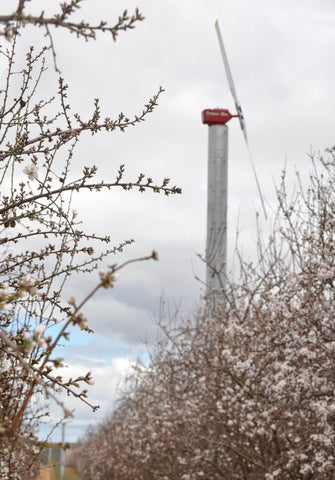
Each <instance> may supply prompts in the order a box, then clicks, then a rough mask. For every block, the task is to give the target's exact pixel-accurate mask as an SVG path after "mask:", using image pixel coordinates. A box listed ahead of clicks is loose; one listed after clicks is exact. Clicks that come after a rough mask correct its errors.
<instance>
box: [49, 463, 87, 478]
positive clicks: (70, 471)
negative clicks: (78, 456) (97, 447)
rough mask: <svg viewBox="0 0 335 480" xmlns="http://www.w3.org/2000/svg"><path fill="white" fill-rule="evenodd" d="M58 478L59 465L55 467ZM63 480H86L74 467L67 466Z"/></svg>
mask: <svg viewBox="0 0 335 480" xmlns="http://www.w3.org/2000/svg"><path fill="white" fill-rule="evenodd" d="M54 470H55V474H56V478H57V479H58V475H59V465H55V467H54ZM63 480H84V479H83V477H81V476H80V475H79V474H78V473H77V472H76V471H75V469H74V468H73V467H65V470H64V477H63Z"/></svg>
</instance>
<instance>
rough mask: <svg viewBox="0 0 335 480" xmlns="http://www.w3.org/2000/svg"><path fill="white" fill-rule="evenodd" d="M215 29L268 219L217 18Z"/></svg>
mask: <svg viewBox="0 0 335 480" xmlns="http://www.w3.org/2000/svg"><path fill="white" fill-rule="evenodd" d="M215 30H216V34H217V37H218V40H219V45H220V50H221V54H222V59H223V63H224V66H225V69H226V75H227V80H228V85H229V89H230V91H231V94H232V96H233V99H234V102H235V108H236V112H237V114H238V118H239V120H240V125H241V130H242V133H243V136H244V139H245V143H246V144H247V148H248V153H249V159H250V162H251V166H252V171H253V173H254V177H255V180H256V185H257V189H258V194H259V197H260V199H261V203H262V208H263V212H264V216H265V218H266V219H267V214H266V210H265V205H264V199H263V195H262V191H261V187H260V185H259V181H258V177H257V172H256V168H255V164H254V160H253V157H252V154H251V150H250V145H249V141H248V135H247V128H246V125H245V120H244V115H243V112H242V107H241V104H240V102H239V99H238V97H237V94H236V90H235V85H234V80H233V76H232V74H231V70H230V67H229V62H228V57H227V54H226V50H225V48H224V44H223V40H222V35H221V30H220V26H219V21H218V20H216V22H215Z"/></svg>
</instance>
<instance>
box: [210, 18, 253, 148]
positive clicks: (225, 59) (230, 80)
mask: <svg viewBox="0 0 335 480" xmlns="http://www.w3.org/2000/svg"><path fill="white" fill-rule="evenodd" d="M215 30H216V34H217V36H218V40H219V45H220V50H221V54H222V59H223V63H224V66H225V69H226V75H227V80H228V85H229V88H230V91H231V94H232V96H233V99H234V102H235V107H236V111H237V113H238V116H239V119H240V124H241V128H242V131H243V134H244V137H245V138H246V137H247V132H246V128H245V122H244V116H243V112H242V107H241V104H240V102H239V99H238V97H237V93H236V90H235V85H234V80H233V76H232V74H231V71H230V66H229V62H228V57H227V54H226V50H225V48H224V44H223V40H222V35H221V30H220V26H219V21H218V20H216V22H215ZM246 140H247V138H246Z"/></svg>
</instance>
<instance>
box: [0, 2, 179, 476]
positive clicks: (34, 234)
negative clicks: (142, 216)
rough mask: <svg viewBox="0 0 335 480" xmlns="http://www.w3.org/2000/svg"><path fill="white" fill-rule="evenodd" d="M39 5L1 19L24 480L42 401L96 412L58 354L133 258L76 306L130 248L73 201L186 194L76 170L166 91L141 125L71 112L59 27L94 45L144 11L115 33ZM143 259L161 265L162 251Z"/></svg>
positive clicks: (2, 344) (10, 319)
mask: <svg viewBox="0 0 335 480" xmlns="http://www.w3.org/2000/svg"><path fill="white" fill-rule="evenodd" d="M31 3H32V2H29V1H28V0H17V1H16V2H12V4H13V11H11V12H9V13H8V14H5V12H2V14H1V15H0V36H1V38H2V41H3V46H2V47H0V54H1V58H2V62H5V63H6V64H7V67H6V68H7V73H6V75H5V76H4V77H2V79H1V86H0V184H1V196H0V223H1V229H0V244H1V256H0V274H1V277H0V372H1V373H0V475H1V479H2V480H21V479H23V478H24V479H25V480H26V479H27V478H28V477H29V475H31V476H32V475H34V462H35V460H36V458H37V457H36V455H37V454H38V452H39V450H40V448H41V445H40V443H39V441H38V440H37V439H36V437H35V435H34V427H35V425H36V422H37V421H38V413H37V411H36V408H34V405H35V402H32V399H33V396H34V395H35V398H36V394H38V393H40V394H41V395H42V396H44V397H48V398H52V399H53V400H54V401H56V402H57V403H59V404H60V405H61V407H62V408H63V409H64V415H65V416H67V415H68V414H69V412H68V411H67V409H66V405H63V403H62V402H61V401H60V400H59V398H58V397H57V394H56V392H57V391H59V389H60V390H64V391H66V392H67V393H68V394H69V395H74V396H75V397H77V398H78V399H80V400H82V401H83V402H85V403H87V404H88V405H89V406H91V407H92V408H93V409H96V408H97V407H96V406H94V405H90V402H89V400H88V399H87V390H86V388H85V385H86V384H90V383H91V382H92V378H91V374H90V373H87V374H85V373H84V374H83V375H82V376H80V377H78V378H74V379H70V380H65V379H63V378H62V377H61V376H59V375H58V374H57V371H56V369H57V368H58V367H59V366H61V364H62V361H61V359H59V358H56V356H55V354H54V351H55V348H56V346H57V345H58V344H59V342H60V341H61V340H68V339H69V327H70V326H77V327H78V328H80V329H81V330H84V331H85V330H86V331H89V327H88V326H87V321H86V318H85V316H84V313H83V311H82V310H83V307H84V305H85V303H86V302H87V301H88V300H89V299H90V298H91V297H92V296H93V295H94V294H95V292H96V291H97V290H98V289H100V288H110V287H113V285H114V283H115V281H116V278H117V271H118V270H120V268H122V267H123V266H125V264H127V263H129V261H128V262H125V263H124V264H123V265H116V264H115V265H114V266H112V267H110V268H108V269H106V270H100V274H99V275H100V277H98V276H97V285H96V287H95V288H94V289H93V291H92V292H90V293H89V294H88V295H87V296H86V297H85V298H81V299H79V300H77V299H74V298H71V299H70V298H68V296H67V295H66V291H65V287H66V285H67V282H68V280H69V279H70V277H71V275H72V274H74V273H90V272H93V271H94V270H96V268H97V267H98V265H100V264H101V262H102V261H104V260H106V261H107V258H108V257H109V256H110V255H112V254H115V253H117V252H118V251H121V250H122V249H123V248H124V247H125V246H126V245H128V244H129V243H131V240H129V241H125V242H124V243H122V244H121V245H117V246H112V247H110V246H109V245H110V242H111V239H110V237H109V236H102V237H100V236H97V235H95V234H94V233H89V232H87V231H85V229H83V227H82V226H81V225H80V222H79V217H78V214H77V213H76V212H75V211H74V209H73V208H72V199H73V197H74V196H75V195H80V194H81V192H88V193H90V194H91V195H94V192H99V191H102V190H110V189H111V188H119V189H120V188H121V189H124V190H130V189H137V190H139V191H140V192H144V191H147V190H148V191H152V192H156V193H159V192H162V193H164V194H166V195H170V194H177V193H180V189H179V188H177V187H173V186H170V185H169V179H164V180H163V181H162V182H160V183H159V184H156V183H154V182H153V180H152V179H151V178H149V177H148V178H147V177H146V176H145V175H143V174H142V173H139V175H138V177H137V178H135V179H134V181H131V180H125V179H124V169H125V167H124V165H121V166H120V167H119V169H118V171H116V172H115V178H114V179H111V180H110V181H100V180H98V179H97V170H98V168H97V166H95V165H89V166H85V167H84V168H83V170H82V172H81V174H80V175H79V176H77V178H76V177H74V173H73V163H72V160H73V158H74V157H75V153H76V146H77V144H78V142H80V138H81V136H82V134H83V133H84V132H90V133H91V134H92V135H93V134H98V133H103V132H113V131H116V130H120V131H125V130H126V129H127V128H128V127H129V126H134V125H136V124H137V123H139V122H142V121H144V120H145V119H146V118H147V116H148V115H149V114H150V113H151V112H152V111H153V109H154V108H155V106H156V105H157V101H158V97H159V95H160V94H161V93H162V91H163V90H162V88H159V89H158V92H157V93H156V94H155V95H154V96H153V98H151V99H150V100H149V101H148V102H146V104H145V106H144V109H143V111H142V112H140V113H137V114H136V115H134V117H133V118H126V116H125V115H124V114H123V113H120V114H119V115H118V117H117V118H116V119H112V118H110V117H106V118H102V116H101V112H100V105H99V100H97V99H95V100H94V102H93V104H94V105H93V106H94V108H93V114H92V115H91V117H90V118H86V119H84V118H83V117H82V115H81V114H80V113H72V111H71V107H70V105H69V103H68V99H67V94H68V88H69V87H68V85H67V84H66V83H65V81H64V79H63V78H62V77H61V76H60V75H59V74H60V71H59V67H58V65H57V62H56V51H55V48H54V42H53V29H54V28H58V29H59V30H62V31H63V32H64V35H68V34H71V33H74V34H75V36H76V37H77V38H79V40H80V39H84V40H87V41H89V40H95V39H96V38H97V36H98V35H99V34H100V33H102V32H105V33H106V34H110V35H111V38H112V39H113V40H116V39H117V37H118V35H119V33H120V32H125V31H127V30H128V29H132V28H134V27H135V26H136V24H137V23H138V22H140V21H142V20H143V16H142V14H141V13H140V12H139V10H138V9H136V10H135V12H134V13H133V14H132V15H129V14H128V12H127V11H124V12H123V13H122V14H121V15H120V17H119V18H118V19H117V21H116V23H115V25H109V24H107V23H106V22H105V21H101V22H100V23H99V24H97V25H95V24H91V23H90V22H87V21H81V22H76V21H75V20H73V19H72V17H73V14H74V13H75V12H76V11H77V10H78V9H79V8H80V6H81V4H82V0H71V1H68V2H66V1H65V2H63V3H60V4H59V5H58V11H56V12H55V13H54V14H53V15H51V16H47V15H45V12H43V11H41V13H40V14H39V15H35V14H32V13H30V12H29V7H31ZM56 8H57V6H56ZM31 26H34V27H35V28H36V29H40V31H41V38H42V39H44V40H43V41H44V42H46V44H45V46H43V47H41V48H34V46H29V35H28V36H26V32H27V28H29V27H31ZM74 41H76V40H75V39H74ZM27 45H28V46H27ZM22 52H24V54H22ZM47 62H51V65H53V66H54V70H55V74H54V75H55V77H54V78H55V85H52V84H49V85H48V88H49V91H48V92H47V94H46V95H47V98H43V97H42V91H45V88H44V90H41V91H40V90H39V87H40V85H41V80H42V79H43V75H44V74H45V71H46V64H47ZM96 194H97V193H96ZM102 247H103V248H102ZM95 252H98V253H95ZM144 259H155V260H157V253H156V252H153V253H152V254H151V255H149V256H147V257H144ZM50 326H55V328H56V330H55V328H54V329H53V332H55V331H56V333H53V337H52V336H50V334H48V331H49V327H50ZM57 328H58V330H57Z"/></svg>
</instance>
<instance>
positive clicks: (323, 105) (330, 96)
mask: <svg viewBox="0 0 335 480" xmlns="http://www.w3.org/2000/svg"><path fill="white" fill-rule="evenodd" d="M58 3H59V2H58V1H48V4H47V5H46V2H43V1H36V0H32V1H31V2H30V4H29V3H28V4H27V11H28V9H30V10H31V11H33V10H36V11H38V9H39V8H40V7H41V5H42V6H43V8H44V9H46V8H47V7H48V8H50V10H52V5H53V4H54V5H57V4H58ZM12 4H13V2H12V1H10V2H9V1H8V0H6V1H5V2H4V5H7V6H8V9H7V10H6V9H5V8H4V9H3V12H2V13H6V12H7V11H10V9H11V5H12ZM136 6H137V7H139V9H140V11H141V12H142V13H143V14H144V16H145V17H146V19H145V21H144V22H141V23H139V24H137V26H136V28H135V29H134V30H132V31H130V32H128V33H121V34H120V36H119V37H118V40H117V42H116V43H114V42H113V41H112V38H111V37H110V36H109V35H107V34H105V35H103V36H100V37H99V38H98V41H97V42H95V43H93V42H92V43H85V42H82V41H80V40H77V39H76V38H75V37H74V36H70V35H69V34H68V33H67V32H64V31H60V30H57V31H56V32H55V36H54V41H55V48H56V50H57V52H58V57H57V58H58V63H59V68H60V69H61V71H62V75H63V76H64V77H65V79H66V81H67V82H68V83H69V85H70V90H69V100H70V101H71V103H72V104H73V109H74V111H80V112H83V114H85V113H87V114H88V113H90V112H91V111H92V102H93V99H94V98H96V97H98V98H100V99H101V105H102V113H103V114H104V115H108V116H110V117H112V118H113V117H116V116H117V115H118V113H119V112H120V111H123V112H124V113H126V114H127V115H132V114H138V113H140V112H141V110H142V107H143V105H144V104H145V103H146V102H147V100H148V99H149V98H150V97H151V96H152V95H153V94H155V93H156V91H157V90H158V87H159V86H162V87H163V88H164V89H165V90H166V91H165V93H164V95H162V97H161V99H160V101H159V107H158V108H157V109H156V110H155V111H154V113H153V114H152V115H150V117H148V119H147V121H146V122H145V123H143V124H141V125H139V126H137V127H135V128H132V129H130V130H129V131H127V133H125V134H122V133H118V132H116V133H112V134H108V135H105V134H102V135H97V136H95V137H87V138H85V139H84V140H83V142H82V143H81V146H79V148H78V150H77V153H76V156H75V160H74V161H75V162H78V165H91V164H96V165H97V166H98V167H99V172H100V178H102V179H104V180H106V181H107V180H108V179H113V178H115V172H116V170H117V168H118V166H119V165H120V164H121V163H125V164H126V167H127V170H126V172H127V174H126V177H127V178H129V179H134V178H136V175H137V174H138V173H140V172H143V173H145V174H147V175H149V176H151V177H152V178H153V179H154V180H155V181H157V182H159V181H160V180H161V179H162V178H164V177H169V178H171V182H172V183H173V184H176V185H178V186H181V187H182V188H183V195H181V196H174V197H170V198H166V197H164V196H158V195H155V194H152V193H150V192H147V193H145V194H139V193H135V192H131V193H127V192H123V191H116V190H114V191H112V192H109V193H102V194H100V195H96V196H93V197H92V196H91V195H87V196H81V197H80V201H78V202H77V208H78V211H79V214H80V215H81V217H82V218H83V219H84V221H85V222H86V225H87V229H88V230H92V231H95V232H96V233H99V234H102V233H103V234H108V235H111V237H112V239H113V241H114V243H115V244H118V243H119V242H121V241H122V240H124V239H128V238H134V239H135V240H136V243H135V244H134V245H133V246H131V247H129V248H128V249H127V250H126V251H125V253H124V256H123V257H122V258H131V257H135V256H137V255H141V256H142V255H146V254H150V252H151V251H152V249H156V250H157V251H158V252H159V256H160V261H159V262H150V263H147V264H143V263H140V264H137V265H133V266H131V267H129V268H127V269H125V270H124V271H123V272H122V275H121V277H120V279H119V280H118V282H117V286H116V288H115V289H114V290H112V291H104V292H102V293H99V295H97V296H96V298H95V299H94V300H93V301H92V302H91V304H90V305H89V306H88V307H87V309H86V310H85V313H87V315H88V317H89V319H90V326H91V327H92V328H93V329H94V330H95V332H96V334H95V335H94V336H90V337H88V336H85V337H82V339H80V338H79V337H78V336H77V335H75V336H74V337H73V339H74V345H73V346H72V347H68V348H67V351H66V352H64V353H63V354H64V356H65V358H66V359H67V361H68V362H69V364H70V365H71V366H70V367H69V368H68V371H69V374H71V375H73V374H75V372H77V373H78V374H79V373H82V372H86V371H87V370H92V371H93V373H94V376H95V381H96V383H95V385H94V387H92V388H91V397H90V398H91V400H92V402H93V403H98V404H100V405H101V409H100V411H99V412H98V413H95V414H92V413H91V412H90V410H89V409H88V408H87V407H85V406H83V405H80V404H78V402H73V401H71V400H68V404H69V406H70V407H71V408H76V413H75V417H74V419H73V421H72V422H71V424H70V425H69V427H68V440H72V441H73V440H75V439H76V437H77V435H78V434H81V433H82V432H83V431H84V429H85V427H86V426H87V425H88V424H90V423H94V422H96V421H97V419H99V418H101V417H103V416H105V415H106V414H107V413H108V411H110V409H111V407H112V404H113V399H114V396H115V385H116V383H117V382H118V381H119V380H120V379H121V378H122V375H123V373H124V371H125V368H126V367H127V366H128V365H129V363H130V361H132V360H134V358H135V357H136V355H137V353H138V351H139V349H141V346H142V347H143V343H142V342H143V340H144V339H147V340H148V342H152V341H153V339H154V337H155V335H156V329H155V326H154V321H153V319H154V318H155V317H157V315H158V314H159V304H160V298H161V297H162V296H163V297H164V298H165V299H166V301H168V302H169V304H170V309H171V311H172V312H173V311H174V309H175V308H176V307H178V308H180V311H181V314H183V315H186V314H187V312H189V311H191V309H192V308H194V305H195V304H196V302H198V300H199V298H200V296H201V289H202V285H201V283H200V282H199V281H197V280H196V279H195V276H199V277H200V278H202V279H204V271H205V270H204V266H203V264H202V263H201V262H200V261H199V260H198V258H197V254H203V253H204V248H205V235H206V195H207V186H206V182H207V133H208V132H207V129H208V127H207V126H205V125H202V123H201V111H202V110H203V109H204V108H215V107H220V108H228V109H229V110H230V111H231V112H232V113H235V111H234V103H233V100H232V98H231V94H230V91H229V88H228V84H227V81H226V76H225V72H224V67H223V63H222V59H221V54H220V50H219V46H218V41H217V37H216V33H215V29H214V22H215V20H216V19H218V20H219V22H220V26H221V32H222V36H223V40H224V43H225V47H226V51H227V54H228V58H229V61H230V67H231V70H232V74H233V77H234V80H235V85H236V89H237V93H238V96H239V98H240V101H241V104H242V107H243V110H244V114H245V119H246V124H247V129H248V135H249V140H250V144H251V149H252V151H253V155H254V159H255V164H256V169H257V174H258V177H259V181H260V185H261V189H262V191H263V194H264V196H265V198H266V200H267V203H268V213H269V216H270V217H271V213H270V212H271V208H270V207H269V205H270V206H272V207H273V206H274V205H275V204H276V203H275V191H274V182H276V183H278V182H279V180H280V172H281V170H282V169H283V167H284V165H285V163H286V165H287V170H288V174H289V176H290V177H293V172H294V169H295V168H296V167H297V168H298V169H299V170H300V171H301V172H307V171H308V169H310V162H309V157H308V156H309V153H310V152H311V149H314V150H316V151H320V152H324V150H325V148H327V147H330V146H333V144H334V143H335V142H334V107H335V88H334V83H335V78H334V77H335V66H334V65H335V64H334V53H335V4H334V2H333V0H318V1H317V2H316V1H315V0H281V1H278V0H234V2H231V1H230V0H206V1H205V0H192V1H191V0H167V1H165V2H162V1H160V2H158V1H153V0H138V1H137V2H134V1H133V0H131V1H128V2H125V1H124V0H123V1H121V0H113V1H112V2H111V1H109V0H94V1H93V0H87V1H86V2H83V6H82V9H81V11H80V12H79V13H78V15H77V17H78V19H79V20H81V19H86V20H90V21H92V22H93V23H94V22H96V21H97V20H100V19H104V20H107V21H108V22H110V23H112V24H113V23H115V21H116V19H117V16H118V15H119V14H120V13H121V12H122V11H123V10H124V9H125V8H127V9H128V10H129V11H130V12H132V11H133V10H134V9H135V7H136ZM29 32H30V30H29ZM40 35H42V34H41V32H40ZM28 37H29V35H28ZM35 38H36V36H35V34H34V33H33V32H32V33H31V39H32V41H34V39H35ZM28 43H29V42H28ZM51 67H52V65H50V72H51V71H52V68H51ZM50 75H51V73H50ZM51 76H53V78H54V80H55V82H56V81H57V77H56V75H55V74H54V73H52V75H51ZM48 85H49V86H50V84H48ZM45 88H46V89H47V86H45ZM52 93H53V92H52V91H50V94H52ZM228 183H229V214H228V228H229V237H228V238H229V258H228V263H229V262H230V261H231V259H232V249H233V245H234V241H235V232H236V228H237V225H239V228H240V230H241V231H242V233H241V242H242V247H243V251H244V252H245V254H248V253H249V252H252V248H253V247H252V245H253V242H254V240H255V238H256V225H255V220H254V219H255V211H257V210H260V202H259V198H258V193H257V187H256V184H255V181H254V178H253V175H252V170H251V165H250V163H249V160H248V155H247V150H246V147H245V144H244V141H243V137H242V134H241V131H240V128H239V123H238V121H237V120H236V119H233V120H231V122H230V123H229V180H228ZM270 224H271V220H268V222H267V224H266V225H265V227H264V228H265V229H268V228H269V225H270ZM120 259H121V258H120ZM120 259H119V260H120ZM117 260H118V259H117V258H115V259H114V260H113V262H114V261H117ZM109 263H110V262H109ZM107 264H108V263H107ZM95 282H96V277H95V276H94V275H93V276H92V278H91V279H88V280H85V281H83V280H82V279H79V280H78V282H77V284H76V285H73V287H72V288H73V292H72V291H71V292H69V296H70V294H72V293H74V294H75V296H76V297H80V295H81V294H82V293H83V292H84V291H89V289H90V287H91V286H92V285H94V283H95ZM56 413H57V412H56V410H55V414H56ZM58 438H59V437H58V434H55V435H54V439H55V440H58Z"/></svg>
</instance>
